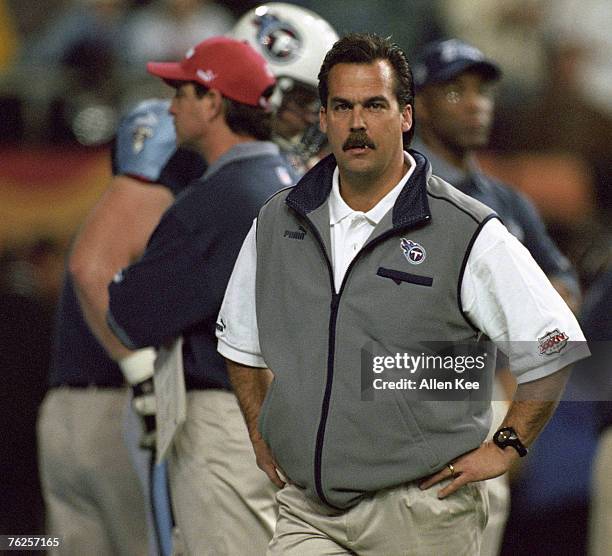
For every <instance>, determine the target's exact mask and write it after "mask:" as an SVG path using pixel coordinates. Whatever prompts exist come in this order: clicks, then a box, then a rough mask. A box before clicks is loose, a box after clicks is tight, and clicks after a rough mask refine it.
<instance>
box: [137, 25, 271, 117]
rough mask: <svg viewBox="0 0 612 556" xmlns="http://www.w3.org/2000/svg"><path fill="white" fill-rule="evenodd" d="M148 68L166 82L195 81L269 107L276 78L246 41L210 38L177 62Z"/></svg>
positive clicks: (233, 96)
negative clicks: (269, 93) (270, 91)
mask: <svg viewBox="0 0 612 556" xmlns="http://www.w3.org/2000/svg"><path fill="white" fill-rule="evenodd" d="M147 71H148V72H149V73H151V74H153V75H156V76H157V77H161V78H162V79H165V80H168V81H195V82H197V83H200V84H202V85H204V87H206V88H208V89H217V90H218V91H219V92H220V93H221V94H222V95H223V96H225V97H227V98H229V99H231V100H235V101H236V102H240V103H243V104H248V105H250V106H261V107H264V108H265V107H267V106H268V98H269V95H266V96H264V93H268V92H269V91H268V89H270V87H272V86H273V85H274V84H275V83H276V80H275V79H274V75H273V73H272V70H271V69H270V67H269V66H268V64H267V62H266V60H265V59H264V58H263V57H262V56H261V55H260V54H259V53H258V52H257V51H255V50H254V49H253V48H252V47H251V46H250V45H249V44H247V43H246V42H241V41H237V40H235V39H231V38H229V37H212V38H210V39H206V40H205V41H202V42H201V43H199V44H197V45H196V46H194V47H193V48H190V49H189V50H188V51H187V54H185V58H184V59H183V60H181V61H180V62H149V63H148V64H147Z"/></svg>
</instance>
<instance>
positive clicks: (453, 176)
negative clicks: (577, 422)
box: [413, 39, 580, 554]
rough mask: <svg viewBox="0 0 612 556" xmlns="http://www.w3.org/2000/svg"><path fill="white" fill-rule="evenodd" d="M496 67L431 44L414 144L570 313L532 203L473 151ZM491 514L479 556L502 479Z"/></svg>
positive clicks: (495, 529) (503, 480)
mask: <svg viewBox="0 0 612 556" xmlns="http://www.w3.org/2000/svg"><path fill="white" fill-rule="evenodd" d="M500 78H501V70H500V68H499V66H498V65H497V64H496V63H495V62H494V61H492V60H489V59H487V58H486V57H485V55H484V54H483V53H482V52H481V51H480V50H478V49H477V48H475V47H473V46H471V45H469V44H467V43H465V42H463V41H460V40H458V39H450V40H444V41H437V42H434V43H430V44H429V45H427V46H426V47H425V48H423V50H422V51H421V52H420V53H419V54H418V55H417V58H416V61H415V64H414V79H415V86H416V93H417V95H416V99H415V104H416V113H417V114H418V130H417V131H418V135H417V137H416V138H415V140H414V142H413V145H414V148H415V149H416V150H418V151H419V152H421V153H423V154H424V155H425V156H426V157H427V159H428V160H429V161H430V162H431V165H432V169H433V172H434V173H435V174H437V175H439V176H440V177H442V178H443V179H444V180H446V181H448V182H449V183H451V184H453V185H454V186H455V187H457V188H458V189H459V190H461V191H462V192H463V193H466V194H467V195H470V196H471V197H474V198H475V199H478V200H479V201H481V202H483V203H485V204H486V205H488V206H489V207H491V208H492V209H494V210H495V211H496V212H497V214H498V215H499V216H500V218H501V219H502V221H503V222H504V224H505V225H506V227H507V228H508V230H509V231H510V232H511V233H513V234H514V235H515V236H516V237H517V238H518V239H519V240H520V241H521V242H522V243H523V244H524V245H525V247H527V249H528V250H529V251H530V253H531V255H532V256H533V258H534V259H535V261H536V262H537V263H538V265H539V266H540V267H541V268H542V270H544V272H545V273H546V274H547V276H548V278H549V279H550V280H551V282H552V283H553V285H554V286H555V288H556V289H557V290H558V291H559V293H561V295H562V296H563V297H564V298H565V301H566V302H567V303H568V304H569V305H570V306H571V307H573V308H576V305H577V302H578V298H579V295H580V294H579V286H578V282H577V279H576V276H575V274H574V272H573V271H572V269H571V267H570V265H569V262H568V261H567V259H566V258H565V257H564V256H563V255H562V254H561V253H560V252H559V250H558V249H557V247H556V246H555V244H554V243H553V241H552V240H551V238H550V237H549V236H548V233H547V231H546V228H545V226H544V223H543V222H542V221H541V219H540V217H539V215H538V213H537V211H536V209H535V207H534V206H533V205H532V203H531V202H530V201H529V200H528V199H527V198H526V197H524V196H523V195H522V194H520V193H519V192H518V191H517V190H515V189H513V188H511V187H508V186H506V185H504V184H502V183H500V182H498V181H497V180H495V179H493V178H491V177H490V176H487V175H486V174H484V173H483V172H482V170H481V169H480V167H479V166H478V162H477V161H476V157H475V152H476V151H477V150H478V149H481V148H483V147H486V145H487V143H488V141H489V135H490V131H491V125H492V123H493V110H494V87H495V84H496V82H497V81H498V80H499V79H500ZM496 386H497V388H498V389H499V394H498V395H497V396H495V397H494V400H495V401H494V402H493V410H494V414H495V415H496V418H494V420H493V427H492V428H493V431H494V430H496V428H497V426H498V424H499V422H500V421H501V419H502V418H503V415H504V414H505V411H506V406H507V404H506V403H505V402H503V401H502V400H503V398H504V395H503V391H502V390H501V383H500V382H497V383H496ZM487 486H488V493H489V501H490V516H489V522H488V524H487V528H486V530H485V533H484V536H483V547H482V554H497V553H498V550H499V546H500V543H501V540H502V535H503V528H504V524H505V521H506V518H507V514H508V509H509V490H508V484H507V477H506V476H502V477H498V478H496V479H492V480H490V481H487Z"/></svg>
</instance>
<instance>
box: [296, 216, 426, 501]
mask: <svg viewBox="0 0 612 556" xmlns="http://www.w3.org/2000/svg"><path fill="white" fill-rule="evenodd" d="M303 218H304V220H305V222H306V223H307V225H308V227H309V228H310V229H311V231H312V232H313V236H314V237H315V239H316V240H317V243H318V244H319V247H320V249H321V252H322V253H323V257H324V258H325V261H326V263H327V270H328V272H329V279H330V286H331V292H332V298H331V304H330V316H329V332H328V342H327V377H326V381H325V393H324V394H323V404H322V406H321V415H320V420H319V427H318V429H317V440H316V444H315V460H314V467H315V469H314V475H315V476H314V479H315V490H316V492H317V495H318V497H319V499H320V500H321V502H323V503H324V504H327V505H328V506H330V507H332V508H336V509H339V508H337V507H336V506H334V505H333V504H331V503H330V502H329V501H328V500H327V497H326V496H325V493H324V492H323V480H322V477H321V474H322V465H323V463H322V461H323V442H324V440H325V426H326V425H327V416H328V415H329V403H330V399H331V392H332V386H333V382H334V356H335V351H336V324H337V319H338V307H339V305H340V297H341V296H342V292H343V291H344V286H345V284H346V281H347V279H348V276H349V274H350V271H351V269H352V268H353V266H354V264H355V263H356V261H357V259H359V257H360V256H361V255H362V254H363V253H364V252H365V251H366V250H369V249H371V248H372V247H373V246H374V245H376V244H377V243H380V242H381V241H382V240H384V239H386V238H387V237H389V236H392V235H396V234H397V233H398V230H396V229H394V230H389V231H388V232H386V233H383V234H381V235H380V236H378V237H375V238H374V239H373V240H372V241H370V242H369V243H367V244H366V245H364V246H363V247H362V248H361V249H360V250H359V253H357V255H355V257H354V258H353V260H352V261H351V262H350V264H349V266H348V268H347V269H346V272H345V273H344V278H343V279H342V284H341V286H340V290H339V291H338V293H336V287H335V284H334V269H333V268H332V265H331V261H330V259H329V257H328V255H327V253H326V252H325V244H324V243H323V240H322V239H321V235H320V234H319V230H317V228H316V226H315V225H314V224H312V222H311V221H310V219H309V218H308V217H307V216H303ZM428 220H429V216H427V217H425V218H424V219H423V220H422V221H421V222H419V223H415V224H414V225H413V226H410V227H411V228H412V227H415V226H416V225H418V224H420V223H423V222H426V221H428Z"/></svg>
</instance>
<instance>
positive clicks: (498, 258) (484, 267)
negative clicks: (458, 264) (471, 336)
mask: <svg viewBox="0 0 612 556" xmlns="http://www.w3.org/2000/svg"><path fill="white" fill-rule="evenodd" d="M461 304H462V307H463V311H464V312H465V314H466V316H467V317H468V318H469V319H470V320H471V321H472V323H473V324H474V325H475V326H476V327H477V328H478V329H480V330H481V331H482V332H484V333H485V334H486V335H487V336H488V337H489V338H490V339H491V340H492V341H493V342H494V343H495V344H496V345H497V347H498V348H499V349H500V350H501V351H503V352H504V353H506V355H507V356H508V359H509V362H510V370H511V371H512V373H513V374H514V375H515V376H516V378H517V381H518V382H519V383H523V382H531V381H533V380H537V379H538V378H543V377H545V376H547V375H550V374H552V373H554V372H556V371H558V370H560V369H562V368H563V367H565V366H567V365H570V364H571V363H574V362H576V361H578V360H579V359H583V358H584V357H588V356H589V353H590V352H589V349H588V347H587V345H586V341H585V338H584V335H583V333H582V330H581V329H580V326H579V325H578V322H577V320H576V318H575V317H574V315H573V313H572V312H571V311H570V309H569V307H568V306H567V305H566V304H565V302H564V301H563V299H562V298H561V296H560V295H559V294H558V293H557V291H556V290H555V289H554V288H553V287H552V285H551V284H550V282H549V280H548V278H547V277H546V275H545V274H544V272H543V271H542V270H541V269H540V267H539V266H538V265H537V263H536V262H535V261H534V260H533V258H532V257H531V255H530V254H529V251H527V249H525V247H523V245H522V244H521V243H520V242H519V241H518V240H517V239H516V238H515V237H514V236H513V235H512V234H510V233H509V232H508V230H507V229H506V228H505V227H504V225H503V224H502V223H501V222H500V221H499V220H497V219H492V220H490V221H489V222H487V223H486V224H485V225H484V226H483V228H482V230H481V232H480V234H479V235H478V237H477V238H476V241H475V242H474V245H473V247H472V251H471V253H470V255H469V257H468V261H467V265H466V268H465V272H464V276H463V282H462V284H461Z"/></svg>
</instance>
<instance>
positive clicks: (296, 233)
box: [283, 226, 306, 239]
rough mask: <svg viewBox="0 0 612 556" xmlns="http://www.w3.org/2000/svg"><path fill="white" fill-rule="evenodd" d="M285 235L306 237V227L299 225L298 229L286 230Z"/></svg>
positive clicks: (288, 236) (295, 237) (287, 236)
mask: <svg viewBox="0 0 612 556" xmlns="http://www.w3.org/2000/svg"><path fill="white" fill-rule="evenodd" d="M283 237H286V238H288V239H304V238H305V237H306V228H304V227H303V226H298V229H297V231H291V230H285V233H284V234H283Z"/></svg>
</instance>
